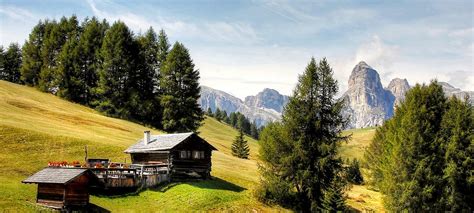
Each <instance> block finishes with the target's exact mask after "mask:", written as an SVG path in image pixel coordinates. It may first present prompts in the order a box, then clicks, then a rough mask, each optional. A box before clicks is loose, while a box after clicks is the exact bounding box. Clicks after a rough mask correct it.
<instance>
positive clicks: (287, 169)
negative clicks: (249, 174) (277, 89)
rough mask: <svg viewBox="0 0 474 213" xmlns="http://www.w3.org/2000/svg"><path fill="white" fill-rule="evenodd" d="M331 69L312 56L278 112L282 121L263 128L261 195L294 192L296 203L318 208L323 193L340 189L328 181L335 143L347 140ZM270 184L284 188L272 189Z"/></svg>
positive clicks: (336, 168) (335, 169)
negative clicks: (276, 124)
mask: <svg viewBox="0 0 474 213" xmlns="http://www.w3.org/2000/svg"><path fill="white" fill-rule="evenodd" d="M332 75H333V71H332V69H331V67H330V66H329V64H328V62H327V60H326V59H322V60H321V61H320V62H319V64H318V63H317V62H316V60H315V59H314V58H312V59H311V61H310V62H309V64H308V66H307V67H306V70H305V72H304V73H303V75H301V76H300V77H299V80H298V84H297V85H296V88H295V90H294V93H293V96H292V97H290V101H289V103H288V105H287V106H286V108H285V110H284V112H283V121H282V125H281V127H278V128H274V127H273V125H272V126H270V127H267V128H265V130H264V132H263V133H262V138H261V150H260V156H261V158H262V162H263V163H262V165H261V171H262V178H263V182H262V186H263V189H262V191H263V192H262V193H263V194H264V196H263V197H264V199H265V197H267V198H269V199H276V200H277V201H278V202H279V203H282V202H283V204H285V203H284V202H285V200H280V199H281V198H285V199H287V200H288V196H289V195H293V198H292V199H290V200H293V201H294V202H295V203H294V204H293V206H295V208H297V209H299V210H302V211H320V210H326V209H325V207H324V206H323V205H322V203H323V202H322V201H323V199H324V195H325V194H326V193H329V192H330V191H331V192H332V193H342V192H341V191H337V190H336V191H334V190H332V184H333V180H334V179H336V178H337V177H339V175H341V171H342V165H341V164H342V163H341V159H340V158H339V157H338V156H337V148H338V144H339V143H340V142H342V141H345V140H347V137H346V136H342V130H343V129H344V128H345V127H346V125H347V119H345V118H344V117H343V116H342V108H343V100H337V99H335V96H336V94H337V91H338V86H337V82H336V80H335V79H334V78H333V76H332ZM278 143H281V144H278ZM272 173H273V174H272ZM271 184H277V185H280V186H288V187H289V188H287V189H278V191H275V188H274V187H269V185H271ZM338 196H341V197H343V196H342V195H338ZM329 210H332V209H329Z"/></svg>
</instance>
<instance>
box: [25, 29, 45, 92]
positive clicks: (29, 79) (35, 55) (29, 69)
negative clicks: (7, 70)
mask: <svg viewBox="0 0 474 213" xmlns="http://www.w3.org/2000/svg"><path fill="white" fill-rule="evenodd" d="M44 34H45V23H43V22H42V21H39V22H38V24H37V25H36V26H35V27H34V28H33V30H32V31H31V33H30V35H29V37H28V40H27V41H26V42H25V44H24V45H23V47H22V64H21V68H20V73H21V80H22V82H23V83H25V84H26V85H29V86H37V85H38V76H39V73H40V71H41V66H42V63H43V62H42V59H41V47H42V46H43V40H44Z"/></svg>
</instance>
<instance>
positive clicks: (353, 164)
mask: <svg viewBox="0 0 474 213" xmlns="http://www.w3.org/2000/svg"><path fill="white" fill-rule="evenodd" d="M347 164H348V165H347V168H346V174H345V175H346V180H347V181H348V182H349V183H353V184H362V183H363V182H364V179H363V177H362V173H361V172H360V166H359V160H357V159H355V158H354V159H352V161H349V160H348V161H347Z"/></svg>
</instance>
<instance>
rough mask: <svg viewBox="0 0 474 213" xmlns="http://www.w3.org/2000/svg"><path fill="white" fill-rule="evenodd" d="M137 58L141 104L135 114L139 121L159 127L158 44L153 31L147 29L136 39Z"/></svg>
mask: <svg viewBox="0 0 474 213" xmlns="http://www.w3.org/2000/svg"><path fill="white" fill-rule="evenodd" d="M138 44H139V58H138V61H137V71H138V73H137V90H138V91H139V98H140V100H141V103H140V104H138V105H137V107H136V110H135V114H136V117H137V118H139V119H140V120H143V121H145V122H147V123H150V124H153V125H154V126H155V127H159V126H160V123H161V107H160V99H159V97H160V91H159V90H158V89H157V88H159V85H158V84H159V72H160V68H159V62H158V54H159V51H160V50H159V43H158V38H157V35H156V33H155V31H154V30H153V28H151V27H150V28H149V29H148V30H147V31H146V32H145V34H144V35H142V36H139V37H138Z"/></svg>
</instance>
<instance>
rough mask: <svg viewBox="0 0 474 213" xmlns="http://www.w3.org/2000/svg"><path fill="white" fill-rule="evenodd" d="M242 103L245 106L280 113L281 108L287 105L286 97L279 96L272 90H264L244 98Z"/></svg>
mask: <svg viewBox="0 0 474 213" xmlns="http://www.w3.org/2000/svg"><path fill="white" fill-rule="evenodd" d="M244 103H245V104H246V105H247V106H252V107H256V108H265V109H272V110H275V111H276V112H277V113H282V111H283V107H284V106H285V105H286V104H287V103H288V96H285V95H282V94H280V93H279V92H278V91H276V90H274V89H269V88H265V89H264V90H263V91H261V92H259V93H258V94H257V95H255V96H247V97H245V101H244Z"/></svg>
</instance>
